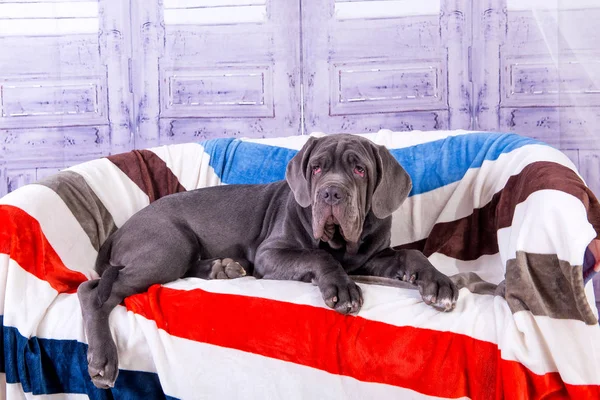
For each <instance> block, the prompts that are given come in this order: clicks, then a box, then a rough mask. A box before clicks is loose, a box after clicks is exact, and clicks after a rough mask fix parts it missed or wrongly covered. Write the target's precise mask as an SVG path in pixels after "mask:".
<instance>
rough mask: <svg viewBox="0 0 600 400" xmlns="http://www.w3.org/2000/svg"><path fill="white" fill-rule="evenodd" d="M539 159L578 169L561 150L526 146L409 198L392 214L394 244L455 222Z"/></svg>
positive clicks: (427, 233) (488, 200) (421, 235)
mask: <svg viewBox="0 0 600 400" xmlns="http://www.w3.org/2000/svg"><path fill="white" fill-rule="evenodd" d="M537 161H550V162H554V163H557V164H560V165H563V166H565V167H567V168H569V169H571V170H573V171H575V172H577V171H576V168H575V166H574V165H573V162H572V161H571V160H569V158H568V157H567V156H566V155H565V154H564V153H562V152H560V151H558V150H556V149H554V148H552V147H549V146H544V145H537V144H534V145H527V146H523V147H520V148H518V149H515V150H513V151H511V152H509V153H503V154H501V155H500V156H499V157H498V159H496V160H486V161H484V162H483V163H482V165H481V167H480V168H471V169H469V170H468V171H467V173H466V174H465V176H464V177H463V178H462V179H461V180H460V181H457V182H453V183H451V184H449V185H446V186H443V187H441V188H438V189H435V190H432V191H429V192H425V193H422V194H418V195H415V196H411V197H409V198H408V199H407V200H406V201H405V202H404V204H402V206H401V207H400V208H399V209H398V210H397V211H396V212H394V214H393V215H392V246H397V245H399V244H403V243H411V242H416V241H418V240H421V239H424V238H426V237H427V236H428V235H429V233H430V232H431V229H433V226H434V225H435V224H436V223H441V222H449V221H455V220H457V219H459V218H464V217H467V216H469V215H471V214H472V213H473V209H475V208H481V207H483V206H485V205H486V204H488V203H489V202H490V201H491V200H492V197H493V196H494V194H496V193H498V192H500V191H501V190H502V189H503V188H504V187H505V186H506V183H507V182H508V179H509V178H510V177H511V176H513V175H518V174H519V173H521V172H522V171H523V169H524V168H525V167H527V166H528V165H530V164H532V163H534V162H537Z"/></svg>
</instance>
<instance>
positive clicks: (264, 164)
mask: <svg viewBox="0 0 600 400" xmlns="http://www.w3.org/2000/svg"><path fill="white" fill-rule="evenodd" d="M200 144H201V145H202V146H203V147H204V151H205V152H206V153H208V154H209V155H210V161H209V165H210V166H211V167H213V169H214V170H215V173H216V174H217V176H218V177H219V178H220V179H221V181H222V182H224V183H227V184H244V183H271V182H275V181H280V180H282V179H285V168H286V167H287V164H288V163H289V162H290V160H291V159H292V157H294V156H295V155H296V153H297V152H298V151H296V150H290V149H286V148H284V147H276V146H267V145H263V144H258V143H251V142H244V141H242V140H239V139H210V140H206V141H204V142H200Z"/></svg>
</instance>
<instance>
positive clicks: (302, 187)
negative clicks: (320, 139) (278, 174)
mask: <svg viewBox="0 0 600 400" xmlns="http://www.w3.org/2000/svg"><path fill="white" fill-rule="evenodd" d="M316 144H317V138H315V137H313V136H311V137H310V138H309V139H308V141H307V142H306V143H305V144H304V146H302V148H301V149H300V151H299V152H298V153H297V154H296V155H295V156H294V157H293V158H292V159H291V160H290V162H289V163H288V165H287V168H286V170H285V180H286V181H287V183H288V185H290V188H291V189H292V192H293V193H294V198H295V199H296V202H297V203H298V204H300V206H301V207H308V206H309V205H310V204H311V203H312V201H311V199H310V188H309V187H308V181H307V180H306V173H307V171H306V169H307V167H308V160H309V159H310V153H311V152H312V150H313V149H314V147H315V145H316Z"/></svg>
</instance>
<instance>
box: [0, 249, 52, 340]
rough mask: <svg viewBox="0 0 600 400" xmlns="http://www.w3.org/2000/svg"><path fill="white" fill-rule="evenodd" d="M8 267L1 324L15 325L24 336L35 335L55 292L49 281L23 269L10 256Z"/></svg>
mask: <svg viewBox="0 0 600 400" xmlns="http://www.w3.org/2000/svg"><path fill="white" fill-rule="evenodd" d="M7 267H8V273H7V275H6V281H5V282H6V288H5V290H4V325H5V326H12V327H15V328H17V329H18V330H19V332H20V333H21V335H23V336H25V337H27V338H28V337H32V336H35V334H36V332H37V327H38V326H39V324H40V323H41V322H42V320H43V319H44V318H45V317H46V312H47V309H48V308H49V307H50V306H51V305H52V303H53V302H54V301H55V300H56V297H57V295H58V292H57V291H56V290H54V289H53V288H52V286H50V284H49V283H48V282H46V281H44V280H41V279H38V278H37V277H35V276H34V275H32V274H30V273H28V272H27V271H25V270H24V269H23V268H21V266H20V265H19V264H18V263H17V262H16V261H15V260H12V259H9V261H8V266H7Z"/></svg>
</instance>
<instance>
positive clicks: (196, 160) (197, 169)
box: [149, 143, 223, 190]
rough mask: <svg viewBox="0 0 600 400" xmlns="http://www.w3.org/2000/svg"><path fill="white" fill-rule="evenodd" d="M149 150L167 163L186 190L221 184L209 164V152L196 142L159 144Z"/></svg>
mask: <svg viewBox="0 0 600 400" xmlns="http://www.w3.org/2000/svg"><path fill="white" fill-rule="evenodd" d="M149 150H150V151H152V152H154V154H156V155H157V156H158V157H160V159H162V160H163V161H164V162H165V164H167V167H168V168H169V169H170V170H171V172H173V174H174V175H175V176H176V177H177V179H178V180H179V183H181V186H183V187H184V188H185V189H186V190H193V189H198V188H201V187H207V186H219V185H222V184H223V183H222V182H221V179H219V177H218V175H217V174H216V173H215V170H214V169H213V168H212V167H211V166H210V165H209V163H210V154H208V153H206V152H205V151H204V147H203V146H202V145H200V144H198V143H185V144H178V145H169V146H161V147H155V148H151V149H149Z"/></svg>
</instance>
